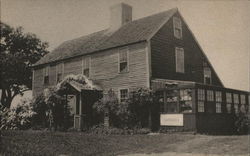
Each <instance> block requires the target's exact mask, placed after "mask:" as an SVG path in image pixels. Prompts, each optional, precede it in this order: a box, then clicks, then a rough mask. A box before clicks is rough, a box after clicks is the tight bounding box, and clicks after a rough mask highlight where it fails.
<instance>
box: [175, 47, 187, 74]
mask: <svg viewBox="0 0 250 156" xmlns="http://www.w3.org/2000/svg"><path fill="white" fill-rule="evenodd" d="M175 62H176V72H178V73H184V72H185V65H184V49H183V48H178V47H175Z"/></svg>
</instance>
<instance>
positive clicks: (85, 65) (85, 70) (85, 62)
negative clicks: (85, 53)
mask: <svg viewBox="0 0 250 156" xmlns="http://www.w3.org/2000/svg"><path fill="white" fill-rule="evenodd" d="M82 74H83V75H85V76H86V77H89V76H90V57H85V58H83V59H82Z"/></svg>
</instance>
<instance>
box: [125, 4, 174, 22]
mask: <svg viewBox="0 0 250 156" xmlns="http://www.w3.org/2000/svg"><path fill="white" fill-rule="evenodd" d="M174 10H176V11H177V10H178V8H177V7H175V8H172V9H169V10H165V11H161V12H158V13H154V14H152V15H149V16H144V17H141V18H138V19H136V20H132V21H130V22H128V23H126V24H129V23H133V22H137V21H139V20H142V19H145V18H150V17H153V16H156V15H160V14H164V13H167V12H171V11H174ZM126 24H125V25H126Z"/></svg>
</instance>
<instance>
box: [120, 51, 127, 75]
mask: <svg viewBox="0 0 250 156" xmlns="http://www.w3.org/2000/svg"><path fill="white" fill-rule="evenodd" d="M118 61H119V73H124V72H128V70H129V69H128V48H121V49H120V50H119V60H118Z"/></svg>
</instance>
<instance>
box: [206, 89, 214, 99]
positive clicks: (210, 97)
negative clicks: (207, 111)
mask: <svg viewBox="0 0 250 156" xmlns="http://www.w3.org/2000/svg"><path fill="white" fill-rule="evenodd" d="M207 101H214V92H213V91H212V90H207Z"/></svg>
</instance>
